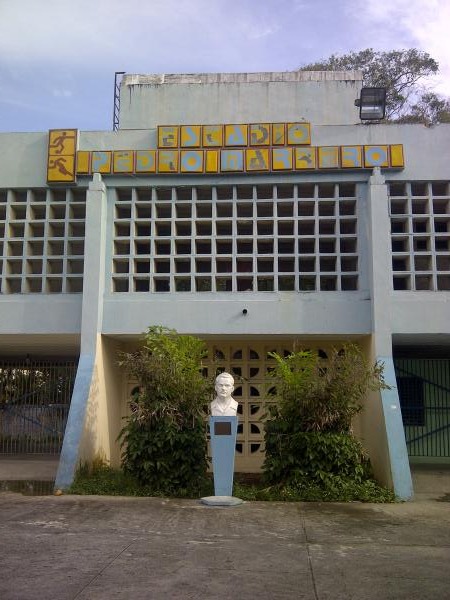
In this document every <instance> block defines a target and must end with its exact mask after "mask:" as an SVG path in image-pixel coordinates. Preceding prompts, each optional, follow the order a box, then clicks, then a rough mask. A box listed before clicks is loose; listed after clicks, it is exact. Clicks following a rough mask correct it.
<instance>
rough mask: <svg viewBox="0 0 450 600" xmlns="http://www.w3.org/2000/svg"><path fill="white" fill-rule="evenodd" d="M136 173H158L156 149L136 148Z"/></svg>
mask: <svg viewBox="0 0 450 600" xmlns="http://www.w3.org/2000/svg"><path fill="white" fill-rule="evenodd" d="M135 169H136V173H156V150H136V167H135Z"/></svg>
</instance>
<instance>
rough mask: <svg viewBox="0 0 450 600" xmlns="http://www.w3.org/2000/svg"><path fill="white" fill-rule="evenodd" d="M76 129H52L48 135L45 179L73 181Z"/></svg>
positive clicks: (63, 181) (60, 181)
mask: <svg viewBox="0 0 450 600" xmlns="http://www.w3.org/2000/svg"><path fill="white" fill-rule="evenodd" d="M77 145H78V130H77V129H52V130H50V131H49V136H48V160H47V181H48V182H49V183H67V182H75V162H76V151H77Z"/></svg>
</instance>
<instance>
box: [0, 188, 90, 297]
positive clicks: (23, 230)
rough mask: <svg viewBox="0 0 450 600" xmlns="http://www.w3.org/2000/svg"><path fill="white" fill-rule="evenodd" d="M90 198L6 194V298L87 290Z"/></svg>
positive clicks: (69, 193)
mask: <svg viewBox="0 0 450 600" xmlns="http://www.w3.org/2000/svg"><path fill="white" fill-rule="evenodd" d="M85 218H86V192H85V191H84V190H74V189H68V190H66V189H57V190H50V189H32V190H0V283H1V293H2V294H34V293H47V294H48V293H78V292H82V290H83V261H84V228H85Z"/></svg>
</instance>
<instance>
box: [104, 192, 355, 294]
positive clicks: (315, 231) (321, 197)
mask: <svg viewBox="0 0 450 600" xmlns="http://www.w3.org/2000/svg"><path fill="white" fill-rule="evenodd" d="M355 189H356V188H355V185H354V184H334V183H332V184H302V185H286V184H278V185H257V186H249V185H242V186H241V185H237V186H231V185H230V186H217V187H198V188H191V187H171V188H169V187H168V188H157V187H155V188H146V189H141V188H138V189H136V188H119V189H116V201H115V218H114V241H113V246H114V248H113V260H112V262H113V264H112V291H113V292H154V293H157V292H246V291H254V292H256V291H259V292H264V291H268V292H270V291H283V292H294V291H297V292H306V291H340V290H356V289H358V254H357V202H356V192H355Z"/></svg>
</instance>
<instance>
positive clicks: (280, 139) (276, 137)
mask: <svg viewBox="0 0 450 600" xmlns="http://www.w3.org/2000/svg"><path fill="white" fill-rule="evenodd" d="M272 144H273V145H274V146H285V145H286V127H285V124H284V123H272Z"/></svg>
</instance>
